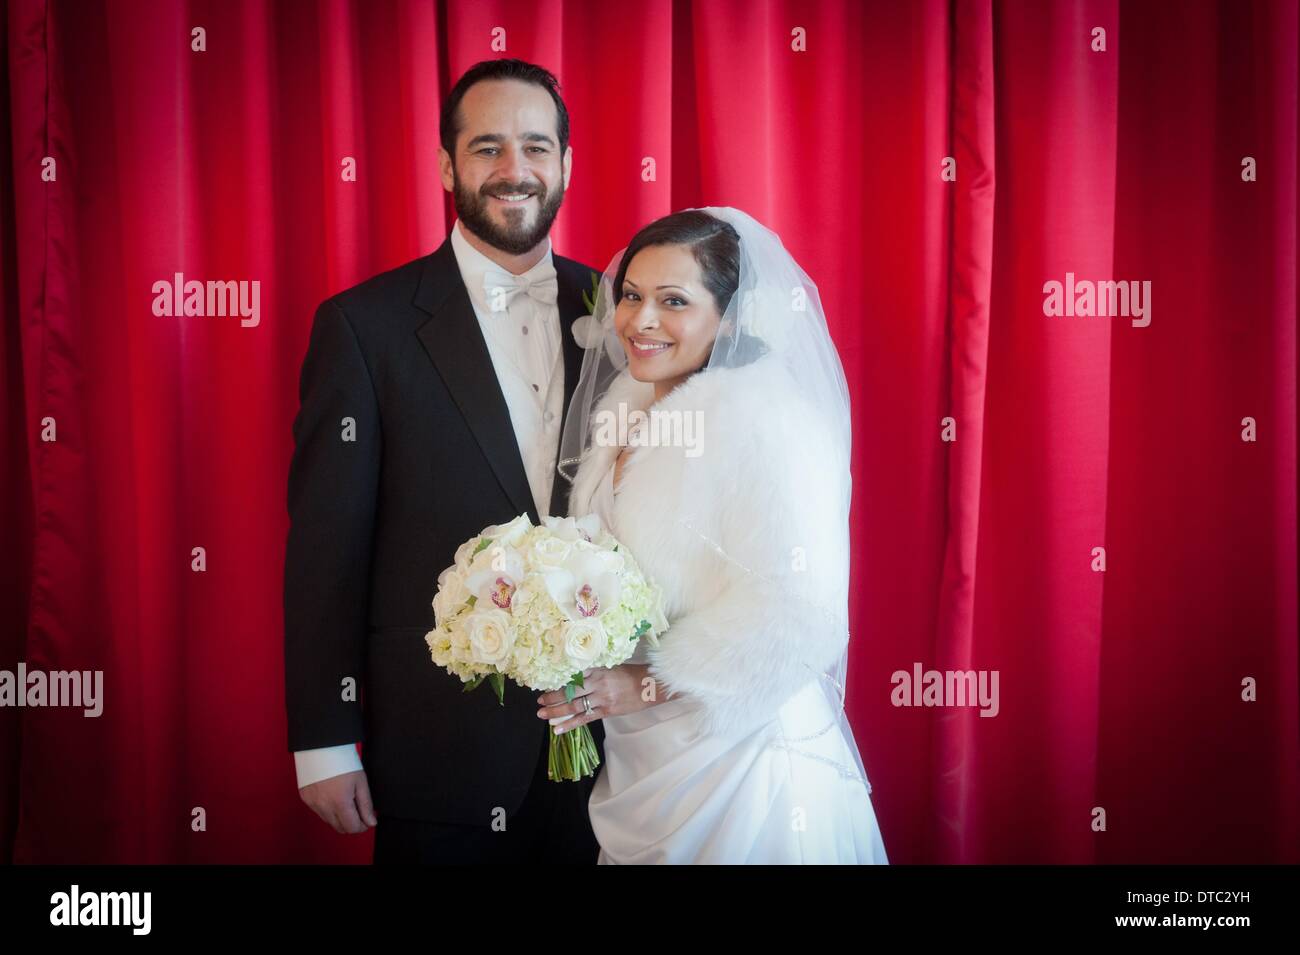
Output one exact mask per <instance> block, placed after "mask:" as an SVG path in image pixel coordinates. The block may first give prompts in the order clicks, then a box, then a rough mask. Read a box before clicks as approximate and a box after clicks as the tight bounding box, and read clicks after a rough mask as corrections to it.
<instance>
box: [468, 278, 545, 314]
mask: <svg viewBox="0 0 1300 955" xmlns="http://www.w3.org/2000/svg"><path fill="white" fill-rule="evenodd" d="M520 292H523V293H524V294H525V295H527V296H528V297H529V298H531V299H532V300H533V301H535V302H538V303H540V304H542V305H554V304H555V301H556V298H557V297H558V295H559V283H558V282H557V280H556V277H555V272H553V271H552V272H550V273H549V274H546V275H541V276H538V277H537V278H534V279H532V280H531V281H530V280H529V279H528V278H526V277H525V276H523V275H511V274H510V273H509V272H501V271H496V270H492V269H489V270H488V271H486V272H484V273H483V294H484V295H485V296H486V297H487V305H488V310H489V311H498V310H499V311H505V310H506V309H508V308H509V307H510V303H511V302H512V301H514V298H515V296H516V295H518V294H519V293H520ZM498 302H499V303H500V304H499V305H498V304H497V303H498Z"/></svg>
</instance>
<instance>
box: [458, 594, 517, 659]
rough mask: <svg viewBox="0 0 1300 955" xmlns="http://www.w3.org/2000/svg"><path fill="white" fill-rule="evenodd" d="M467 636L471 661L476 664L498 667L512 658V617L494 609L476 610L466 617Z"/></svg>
mask: <svg viewBox="0 0 1300 955" xmlns="http://www.w3.org/2000/svg"><path fill="white" fill-rule="evenodd" d="M465 635H466V637H467V638H468V639H469V648H470V653H471V657H470V658H471V659H472V660H473V661H474V662H475V663H486V664H488V665H489V666H498V665H499V664H501V663H504V662H505V661H506V660H507V659H508V658H509V656H510V650H511V647H512V646H513V643H514V640H513V635H512V633H511V631H510V615H509V614H508V613H506V612H505V611H504V610H498V609H497V608H495V607H493V608H492V609H491V610H477V609H476V610H474V612H473V613H471V614H469V615H468V616H467V617H465Z"/></svg>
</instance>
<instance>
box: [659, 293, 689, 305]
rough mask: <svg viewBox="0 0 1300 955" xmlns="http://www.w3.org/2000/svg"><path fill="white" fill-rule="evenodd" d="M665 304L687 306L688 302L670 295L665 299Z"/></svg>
mask: <svg viewBox="0 0 1300 955" xmlns="http://www.w3.org/2000/svg"><path fill="white" fill-rule="evenodd" d="M664 304H665V305H685V304H686V300H685V299H680V298H678V297H677V296H676V295H669V296H668V297H667V298H666V299H664Z"/></svg>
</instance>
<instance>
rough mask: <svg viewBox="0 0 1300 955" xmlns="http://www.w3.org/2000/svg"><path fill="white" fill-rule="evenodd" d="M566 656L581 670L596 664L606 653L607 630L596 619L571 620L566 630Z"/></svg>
mask: <svg viewBox="0 0 1300 955" xmlns="http://www.w3.org/2000/svg"><path fill="white" fill-rule="evenodd" d="M563 642H564V655H565V657H567V658H568V660H569V662H570V663H572V664H573V665H574V666H575V667H577V668H578V669H579V670H583V669H586V668H587V667H589V666H591V664H593V663H594V662H596V658H597V657H599V656H600V655H601V654H602V653H604V651H605V647H606V646H607V645H608V643H609V637H608V636H607V635H606V634H605V628H604V627H602V626H601V624H600V621H599V620H597V619H595V618H594V617H591V618H587V619H585V620H571V621H569V625H568V626H567V627H565V629H564V641H563Z"/></svg>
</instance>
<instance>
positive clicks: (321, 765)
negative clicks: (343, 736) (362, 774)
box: [293, 743, 361, 789]
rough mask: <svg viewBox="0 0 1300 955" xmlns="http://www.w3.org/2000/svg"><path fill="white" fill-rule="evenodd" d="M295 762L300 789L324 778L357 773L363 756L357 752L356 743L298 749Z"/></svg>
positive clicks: (294, 757)
mask: <svg viewBox="0 0 1300 955" xmlns="http://www.w3.org/2000/svg"><path fill="white" fill-rule="evenodd" d="M293 762H294V766H295V767H296V768H297V770H298V788H299V789H302V787H303V786H310V785H311V784H312V783H318V782H320V781H321V780H322V779H329V778H331V777H333V776H342V775H343V774H344V773H355V772H356V771H357V770H359V769H361V756H360V755H359V754H358V753H357V744H356V743H341V744H340V745H338V746H322V747H320V748H319V749H302V750H298V751H297V752H295V753H294V754H293Z"/></svg>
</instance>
